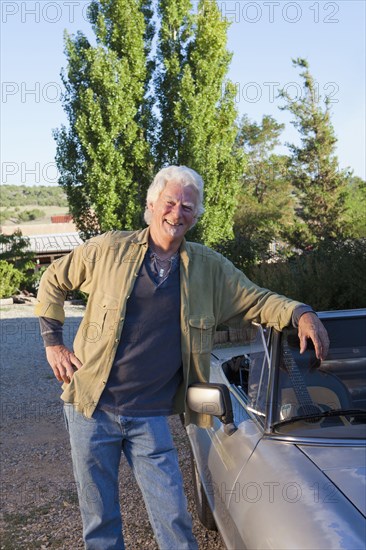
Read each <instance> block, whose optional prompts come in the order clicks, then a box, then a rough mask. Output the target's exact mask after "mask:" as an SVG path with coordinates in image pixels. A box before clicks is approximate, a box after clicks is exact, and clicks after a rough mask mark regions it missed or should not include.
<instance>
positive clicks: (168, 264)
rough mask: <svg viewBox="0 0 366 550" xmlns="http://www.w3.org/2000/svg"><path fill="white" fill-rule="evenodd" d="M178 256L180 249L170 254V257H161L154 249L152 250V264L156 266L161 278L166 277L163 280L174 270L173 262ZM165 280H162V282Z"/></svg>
mask: <svg viewBox="0 0 366 550" xmlns="http://www.w3.org/2000/svg"><path fill="white" fill-rule="evenodd" d="M177 257H178V251H177V252H175V253H174V254H173V255H172V256H170V258H165V259H163V258H160V256H159V255H158V254H156V252H153V251H152V250H151V251H150V258H151V260H152V264H153V266H154V268H155V271H156V273H157V274H158V276H159V277H160V279H163V277H164V279H163V281H165V280H166V279H167V278H168V277H169V274H170V272H171V270H172V266H173V262H174V261H175V259H176V258H177ZM163 281H161V283H162V282H163Z"/></svg>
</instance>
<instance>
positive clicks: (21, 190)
mask: <svg viewBox="0 0 366 550" xmlns="http://www.w3.org/2000/svg"><path fill="white" fill-rule="evenodd" d="M35 205H36V206H64V207H66V208H67V206H68V204H67V199H66V195H65V193H64V191H63V189H61V187H51V186H47V185H34V186H32V187H29V186H27V185H2V186H1V207H2V208H9V207H16V206H35Z"/></svg>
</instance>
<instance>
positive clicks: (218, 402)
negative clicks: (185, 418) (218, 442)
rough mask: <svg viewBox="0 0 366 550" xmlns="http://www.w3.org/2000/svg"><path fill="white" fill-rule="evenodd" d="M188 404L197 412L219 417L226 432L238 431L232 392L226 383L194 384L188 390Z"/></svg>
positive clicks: (229, 433)
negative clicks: (231, 396) (231, 397)
mask: <svg viewBox="0 0 366 550" xmlns="http://www.w3.org/2000/svg"><path fill="white" fill-rule="evenodd" d="M187 405H188V407H189V408H190V409H191V410H192V411H194V412H196V413H200V414H209V415H211V416H216V417H217V418H219V420H220V421H221V422H222V423H223V424H224V431H225V433H226V434H228V435H231V434H232V433H234V432H235V431H236V429H237V428H236V426H235V425H234V415H233V408H232V405H231V399H230V392H229V389H228V387H227V386H225V384H214V383H212V384H211V383H207V384H205V383H200V382H199V383H197V384H192V385H191V386H189V388H188V391H187Z"/></svg>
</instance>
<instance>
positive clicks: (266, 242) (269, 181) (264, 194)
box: [235, 115, 294, 261]
mask: <svg viewBox="0 0 366 550" xmlns="http://www.w3.org/2000/svg"><path fill="white" fill-rule="evenodd" d="M284 127H285V125H284V124H279V123H278V122H276V120H275V119H274V118H273V117H272V116H269V115H264V116H263V118H262V122H261V124H257V123H256V122H251V121H250V120H249V118H248V117H247V116H244V117H243V118H242V120H241V123H240V131H239V134H238V143H239V144H240V146H241V147H242V148H243V151H244V153H245V155H246V160H247V169H246V171H245V174H244V176H243V180H242V181H243V185H242V189H241V193H240V198H239V204H240V206H239V208H238V211H237V213H236V216H235V234H236V237H237V238H239V239H240V240H241V242H243V241H244V240H245V241H247V245H246V247H245V248H247V249H250V254H249V255H248V256H249V257H248V259H249V258H250V259H251V260H252V261H253V260H256V259H260V258H263V257H266V256H267V255H268V253H269V247H270V245H271V243H274V242H275V241H282V242H283V240H284V239H285V238H286V236H287V230H288V229H289V228H291V226H292V223H293V211H294V201H293V196H292V195H293V193H292V185H291V181H290V179H289V178H288V173H287V163H288V157H286V156H285V155H278V154H275V153H274V149H275V147H276V146H278V145H280V140H279V137H280V135H281V133H282V131H283V129H284Z"/></svg>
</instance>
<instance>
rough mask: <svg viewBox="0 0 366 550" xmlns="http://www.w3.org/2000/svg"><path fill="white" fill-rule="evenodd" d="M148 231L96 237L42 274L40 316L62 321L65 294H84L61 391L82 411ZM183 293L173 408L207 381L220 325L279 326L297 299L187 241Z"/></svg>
mask: <svg viewBox="0 0 366 550" xmlns="http://www.w3.org/2000/svg"><path fill="white" fill-rule="evenodd" d="M148 235H149V228H147V229H143V230H139V231H135V232H123V231H110V232H108V233H105V234H103V235H101V236H98V237H94V238H92V239H90V240H89V241H87V242H86V243H84V244H82V245H81V246H79V247H77V248H75V250H73V251H72V252H71V253H70V254H68V255H67V256H64V257H62V258H60V259H58V260H56V261H55V262H53V263H52V265H50V266H49V268H48V269H47V270H46V271H45V273H44V275H43V277H42V280H41V283H40V287H39V292H38V296H37V298H38V302H39V303H38V304H37V306H36V315H38V316H42V317H50V318H52V319H58V320H59V321H61V322H63V321H64V318H65V314H64V308H63V305H64V300H65V296H66V293H67V292H68V291H70V290H75V289H80V290H82V291H83V292H85V293H87V294H89V299H88V303H87V307H86V311H85V315H84V318H83V320H82V322H81V324H80V327H79V330H78V332H77V334H76V337H75V341H74V353H75V355H76V356H77V357H78V359H79V360H80V361H81V363H82V364H83V367H82V368H81V369H79V370H78V371H76V372H75V374H74V376H73V378H72V379H71V382H70V384H64V385H63V390H64V391H63V394H62V396H61V397H62V399H63V400H64V401H66V402H68V403H72V404H73V405H74V407H75V408H76V409H77V410H78V411H79V412H82V413H83V414H84V415H85V416H87V417H91V416H92V414H93V412H94V410H95V408H96V406H97V404H98V401H99V398H100V396H101V394H102V392H103V389H104V387H105V384H106V382H107V379H108V376H109V373H110V370H111V367H112V364H113V360H114V356H115V353H116V349H117V346H118V343H119V340H120V337H121V333H122V328H123V323H124V320H125V312H126V304H127V300H128V298H129V296H130V294H131V291H132V289H133V286H134V283H135V280H136V277H137V274H138V272H139V270H140V267H141V264H142V262H143V259H144V256H145V253H146V251H147V249H148ZM180 294H181V311H180V324H181V347H182V363H183V382H182V384H181V386H180V387H179V389H178V392H177V394H176V396H175V412H177V413H181V412H183V411H184V410H185V395H186V391H187V387H188V385H190V384H192V383H194V382H207V381H208V380H209V371H210V352H211V349H212V346H213V340H214V335H215V330H216V327H217V326H218V325H219V324H223V323H230V322H233V321H234V320H235V322H246V323H250V322H253V321H255V322H258V323H261V324H263V325H266V326H272V327H275V328H277V329H278V330H282V329H283V328H284V327H285V326H287V325H289V324H290V323H291V317H292V313H293V310H294V309H295V307H296V306H298V305H300V304H299V302H296V301H294V300H291V299H289V298H286V297H284V296H280V295H279V294H276V293H274V292H270V291H269V290H267V289H264V288H260V287H258V286H257V285H255V284H254V283H252V282H251V281H250V280H249V279H248V278H247V277H246V276H245V275H244V274H243V273H242V272H241V271H239V270H238V269H236V268H235V267H234V266H233V264H232V263H231V262H229V261H228V260H227V259H226V258H224V257H223V256H222V255H221V254H218V253H217V252H214V251H213V250H211V249H209V248H207V247H205V246H203V245H200V244H197V243H190V242H187V241H185V240H184V241H183V243H182V245H181V247H180ZM157 330H159V326H158V319H157ZM186 412H188V413H189V411H186ZM189 418H190V420H191V421H194V422H196V423H198V424H199V425H201V426H207V425H209V424H210V418H209V416H208V415H199V416H198V417H197V418H196V417H195V416H194V415H193V414H192V413H190V415H189Z"/></svg>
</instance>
